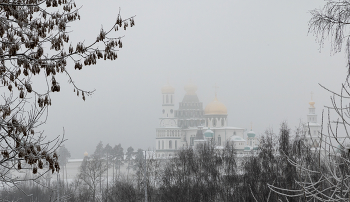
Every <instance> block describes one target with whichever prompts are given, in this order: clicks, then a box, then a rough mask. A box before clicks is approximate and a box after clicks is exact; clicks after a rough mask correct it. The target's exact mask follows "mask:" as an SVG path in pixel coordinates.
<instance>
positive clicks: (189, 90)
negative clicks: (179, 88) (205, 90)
mask: <svg viewBox="0 0 350 202" xmlns="http://www.w3.org/2000/svg"><path fill="white" fill-rule="evenodd" d="M184 89H185V91H186V94H187V95H195V94H196V91H197V86H196V85H195V84H193V83H192V82H189V83H188V84H186V85H185V87H184Z"/></svg>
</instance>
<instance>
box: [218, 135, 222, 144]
mask: <svg viewBox="0 0 350 202" xmlns="http://www.w3.org/2000/svg"><path fill="white" fill-rule="evenodd" d="M218 145H219V146H221V137H220V136H219V137H218Z"/></svg>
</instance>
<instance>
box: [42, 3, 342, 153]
mask: <svg viewBox="0 0 350 202" xmlns="http://www.w3.org/2000/svg"><path fill="white" fill-rule="evenodd" d="M76 3H77V5H83V7H82V8H81V11H80V14H81V20H80V21H78V22H76V23H73V24H71V30H72V31H73V32H72V33H71V37H70V39H71V40H73V41H74V42H77V41H78V40H85V41H86V43H89V42H91V41H94V40H95V38H96V36H97V34H98V33H99V30H100V28H101V25H102V24H103V27H104V28H105V29H107V28H110V27H111V26H112V25H113V23H114V22H115V20H116V17H117V14H118V10H119V7H120V8H121V14H122V17H123V18H127V17H131V16H133V15H136V17H135V24H136V26H135V27H133V28H130V27H129V28H128V30H127V31H126V32H123V31H122V32H120V35H125V37H124V39H123V48H122V49H121V51H120V52H119V54H118V59H117V60H116V61H114V62H109V61H108V62H106V61H98V63H97V65H96V66H90V67H83V69H82V70H81V71H75V70H74V68H73V66H72V65H71V66H70V67H68V68H70V70H71V74H72V76H73V78H74V80H75V82H76V84H77V85H78V86H79V87H80V88H83V89H85V90H93V89H96V92H95V93H94V94H93V96H91V97H87V100H86V101H85V102H84V101H83V100H82V99H81V98H80V97H77V96H76V95H75V93H74V92H73V88H72V87H71V86H70V85H69V84H68V83H67V82H66V81H67V80H68V78H67V77H62V76H60V77H59V82H60V83H61V92H60V93H56V94H54V95H53V97H52V98H53V106H52V107H51V108H50V110H49V118H48V121H47V125H45V126H44V127H42V129H45V134H46V135H47V136H48V139H53V138H55V137H56V136H58V135H62V133H63V132H62V131H63V127H64V129H65V138H67V139H68V140H67V141H66V142H65V143H64V144H65V145H66V146H67V148H68V149H69V150H70V151H71V153H72V157H73V158H82V156H83V153H84V152H85V151H87V152H88V153H92V152H93V151H94V150H95V146H96V145H97V143H98V142H99V141H100V140H101V141H102V142H103V143H104V144H107V143H109V144H110V145H111V146H114V145H115V144H119V143H121V144H122V146H123V147H124V149H126V148H127V147H129V146H132V147H134V149H137V148H142V149H153V148H154V146H155V145H154V143H155V128H156V127H157V126H158V123H159V117H160V116H161V101H162V100H161V91H160V89H161V87H162V85H164V84H165V83H166V82H167V81H168V80H169V82H170V84H171V85H172V86H173V87H174V88H175V89H176V90H175V96H176V102H177V103H178V102H180V101H181V100H182V98H183V96H184V93H185V91H184V90H183V86H184V85H185V84H186V83H187V82H188V81H189V80H192V81H193V82H194V83H195V84H197V86H198V91H197V94H198V97H199V99H200V100H201V101H202V102H203V103H204V106H205V105H206V104H208V103H209V102H211V101H212V100H213V99H214V88H213V86H214V85H215V83H216V84H217V85H218V86H219V87H220V88H219V89H218V99H219V100H220V101H222V102H223V103H224V104H225V105H226V106H227V108H228V114H229V116H228V122H229V125H230V126H236V127H242V128H247V129H249V128H250V123H251V122H252V123H253V130H254V131H255V132H257V134H262V133H264V131H265V130H266V129H267V128H269V127H272V128H273V129H274V130H275V132H278V131H277V130H278V127H279V125H280V123H281V122H282V121H287V122H288V124H289V126H290V127H291V128H292V129H294V128H295V126H297V125H299V122H300V121H305V120H306V114H307V112H308V102H309V101H310V92H311V91H312V92H314V100H315V102H316V105H315V106H316V112H317V114H318V115H319V120H320V119H321V112H322V109H323V106H324V105H328V104H329V103H330V102H329V96H330V94H329V93H328V92H327V91H325V90H323V89H322V88H321V87H320V86H319V85H318V83H322V84H323V85H325V86H327V87H329V88H330V89H334V90H339V89H340V87H341V86H340V83H341V82H342V81H344V79H345V75H346V71H347V69H346V67H345V63H346V60H345V55H344V53H338V54H336V55H332V54H331V53H330V47H329V46H327V45H326V46H325V47H324V48H323V49H321V52H320V47H319V45H318V44H317V43H316V41H315V37H314V36H313V35H312V34H309V35H308V20H309V19H310V17H311V15H310V14H309V11H310V10H312V9H314V8H321V6H322V5H323V4H324V2H323V1H319V0H309V1H303V0H294V1H278V0H266V1H258V0H252V1H225V0H216V1H213V0H212V1H208V0H202V1H193V0H186V1H184V0H180V1H167V0H166V1H164V0H163V1H160V0H148V1H141V0H128V1H107V0H99V1H96V0H95V1H92V0H84V1H82V0H77V1H76ZM113 34H114V35H115V36H118V34H119V33H117V34H115V33H113ZM74 44H75V43H74ZM176 107H177V106H176Z"/></svg>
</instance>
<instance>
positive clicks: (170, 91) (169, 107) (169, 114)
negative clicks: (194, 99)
mask: <svg viewBox="0 0 350 202" xmlns="http://www.w3.org/2000/svg"><path fill="white" fill-rule="evenodd" d="M174 92H175V89H174V88H173V87H172V86H171V85H170V84H169V82H168V83H167V84H166V85H164V86H163V87H162V99H163V102H162V103H163V104H162V118H174V102H175V100H174Z"/></svg>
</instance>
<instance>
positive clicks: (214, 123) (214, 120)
mask: <svg viewBox="0 0 350 202" xmlns="http://www.w3.org/2000/svg"><path fill="white" fill-rule="evenodd" d="M213 126H214V127H216V118H214V119H213Z"/></svg>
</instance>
